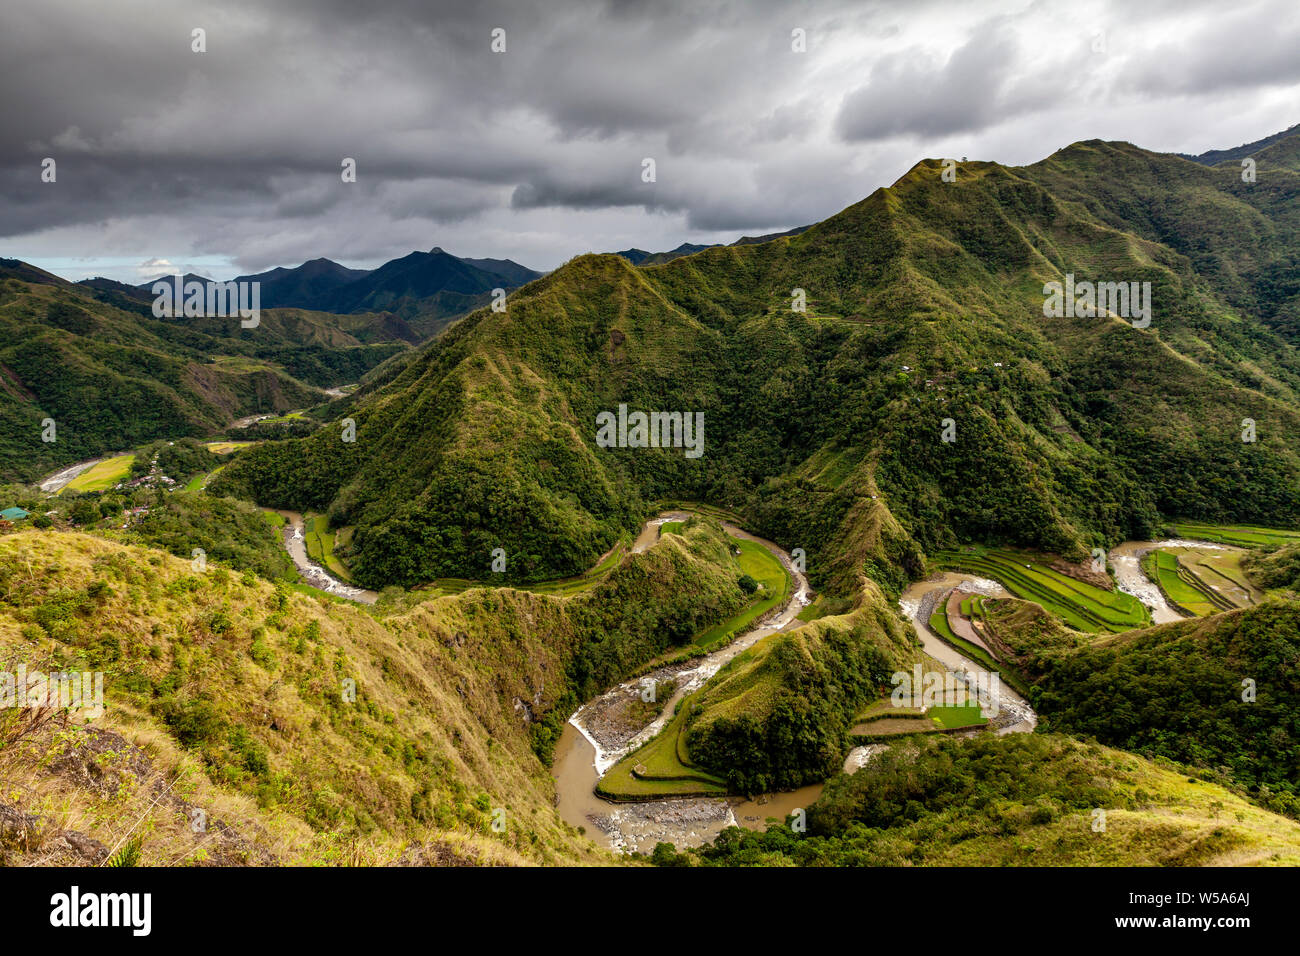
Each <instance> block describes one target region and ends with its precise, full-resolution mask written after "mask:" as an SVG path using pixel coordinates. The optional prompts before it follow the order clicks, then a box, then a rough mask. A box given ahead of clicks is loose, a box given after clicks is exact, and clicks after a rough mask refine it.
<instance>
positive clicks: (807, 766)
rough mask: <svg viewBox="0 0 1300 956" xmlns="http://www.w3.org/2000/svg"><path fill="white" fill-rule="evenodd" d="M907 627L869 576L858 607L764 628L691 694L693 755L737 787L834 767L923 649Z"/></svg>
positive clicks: (785, 783) (820, 773)
mask: <svg viewBox="0 0 1300 956" xmlns="http://www.w3.org/2000/svg"><path fill="white" fill-rule="evenodd" d="M904 628H905V625H904V624H903V623H902V622H901V621H900V620H899V618H898V615H897V614H895V613H894V612H893V611H892V609H891V608H890V607H889V605H888V603H887V602H886V601H885V599H884V598H883V596H882V595H881V594H880V592H879V590H878V589H877V588H876V587H875V585H873V584H867V585H866V586H865V588H864V591H863V593H862V595H861V599H860V602H859V606H858V607H857V608H856V609H855V610H854V611H853V612H852V613H850V614H848V615H843V616H838V617H829V618H822V619H821V620H818V621H813V622H811V623H809V624H805V625H804V626H803V627H800V628H798V629H796V630H794V631H791V632H789V633H778V634H773V635H772V636H771V637H767V638H764V639H763V640H762V641H760V642H759V643H758V644H756V645H755V646H754V647H752V648H750V649H749V650H747V651H745V652H743V653H742V654H740V655H738V656H737V657H736V658H734V659H733V660H732V661H731V662H730V663H728V664H727V666H726V667H724V668H723V669H722V670H721V671H720V672H719V673H718V674H717V676H716V677H715V678H714V679H713V680H711V681H710V682H709V683H708V684H707V685H705V687H704V689H703V690H702V691H701V692H700V693H699V694H698V695H697V696H696V697H694V698H692V699H691V701H690V714H689V715H688V716H687V718H686V725H685V731H684V733H685V743H686V746H687V748H688V751H689V753H690V755H691V758H692V759H693V760H694V761H695V762H697V763H698V764H700V765H701V766H703V767H705V768H706V769H708V770H711V771H712V772H713V773H715V774H717V775H718V776H719V777H721V778H722V779H724V780H726V781H727V785H728V787H729V788H730V789H731V790H732V791H733V792H735V793H766V792H768V791H770V790H791V789H794V788H796V787H800V786H803V785H804V784H807V783H816V782H819V781H822V780H825V779H827V778H828V777H830V776H833V775H834V774H835V773H836V771H837V770H839V769H840V767H842V766H843V765H844V751H845V740H847V736H848V732H849V728H850V727H852V726H853V718H854V716H855V715H856V714H857V713H858V712H859V711H860V710H861V709H862V707H863V705H864V704H866V703H867V702H868V701H870V700H872V699H873V698H874V697H875V696H876V695H877V694H879V693H880V691H881V690H882V689H883V688H887V687H888V686H890V685H889V678H890V675H891V674H893V673H895V672H897V671H900V670H904V671H905V670H908V669H910V667H911V665H912V663H913V662H914V660H915V659H916V657H917V652H916V649H915V647H914V646H913V645H914V639H913V638H912V636H911V634H910V632H907V631H905V629H904Z"/></svg>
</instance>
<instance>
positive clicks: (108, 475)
mask: <svg viewBox="0 0 1300 956" xmlns="http://www.w3.org/2000/svg"><path fill="white" fill-rule="evenodd" d="M134 461H135V455H118V456H117V457H116V458H105V459H104V460H103V461H101V462H100V463H99V464H97V465H94V466H93V467H91V468H88V469H86V470H85V471H83V472H82V473H81V474H79V475H78V476H77V477H76V478H73V479H72V480H71V481H70V482H68V483H67V484H66V485H64V487H63V490H64V491H108V490H109V489H110V488H112V487H113V486H114V485H116V484H117V483H118V482H119V481H125V480H126V479H127V478H128V477H129V476H130V474H131V463H132V462H134Z"/></svg>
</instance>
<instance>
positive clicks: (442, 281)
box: [78, 246, 542, 338]
mask: <svg viewBox="0 0 1300 956" xmlns="http://www.w3.org/2000/svg"><path fill="white" fill-rule="evenodd" d="M541 275H542V273H540V272H537V271H535V270H533V269H529V268H528V267H527V266H522V265H520V264H519V263H517V262H514V261H512V260H510V259H461V258H459V257H457V256H453V255H451V254H450V253H447V252H444V251H443V250H442V249H440V248H438V247H436V246H435V247H434V248H433V249H430V250H429V251H428V252H412V253H411V254H410V255H407V256H403V257H402V258H400V259H394V260H392V261H391V262H386V263H384V264H383V265H382V266H380V267H379V268H377V269H349V268H348V267H346V266H343V265H340V264H339V263H337V262H334V261H333V260H331V259H325V258H319V259H312V260H310V261H308V262H304V263H303V264H302V265H300V266H297V267H296V268H292V269H289V268H285V267H279V268H275V269H270V270H268V271H266V272H259V273H256V274H253V275H242V276H236V277H235V281H238V282H259V283H261V303H262V308H264V309H278V308H290V309H307V310H310V311H313V312H333V313H337V314H344V315H346V314H356V313H362V312H389V313H392V314H393V315H395V316H397V317H398V318H401V319H403V320H405V321H407V322H408V323H409V324H410V326H411V329H412V330H413V331H414V333H415V335H416V337H418V338H428V337H429V336H431V335H435V334H437V333H438V332H440V331H441V330H442V329H443V328H445V327H446V325H447V323H448V322H450V321H451V320H452V319H453V318H455V317H456V316H458V315H463V314H464V313H466V312H470V311H473V310H474V309H477V308H479V307H480V306H483V305H486V304H487V303H488V302H489V301H491V297H492V290H493V289H505V290H506V291H507V292H508V291H510V290H512V289H517V288H518V287H519V286H521V285H524V284H525V283H528V282H531V281H532V280H534V279H537V278H540V277H541ZM159 278H170V277H169V276H159V277H157V278H154V279H150V280H149V281H148V282H142V283H140V284H139V285H136V286H132V285H128V284H126V283H124V282H116V281H114V280H112V279H104V278H94V279H85V280H83V281H82V282H80V283H78V285H82V286H86V287H88V288H91V289H94V290H96V291H97V292H99V293H101V294H102V295H101V297H102V298H106V299H107V300H109V301H112V303H113V304H116V305H119V306H121V305H123V304H124V300H129V301H135V302H152V301H153V291H152V289H153V284H154V283H155V282H157V281H158V279H159ZM184 280H185V281H186V282H189V281H191V280H193V281H198V282H211V281H214V280H212V279H211V278H209V277H207V276H200V275H195V274H194V273H189V274H187V275H185V276H184Z"/></svg>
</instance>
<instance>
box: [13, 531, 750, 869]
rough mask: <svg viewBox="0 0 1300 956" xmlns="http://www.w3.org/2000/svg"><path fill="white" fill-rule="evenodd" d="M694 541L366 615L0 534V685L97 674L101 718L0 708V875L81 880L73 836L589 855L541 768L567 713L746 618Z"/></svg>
mask: <svg viewBox="0 0 1300 956" xmlns="http://www.w3.org/2000/svg"><path fill="white" fill-rule="evenodd" d="M695 543H696V545H697V547H694V548H693V547H688V544H687V542H686V541H685V540H684V539H682V538H681V537H679V536H670V537H669V539H666V540H665V541H663V542H661V543H660V544H658V545H656V546H655V547H654V548H652V549H650V550H649V551H647V552H645V553H642V554H637V555H634V556H631V557H629V558H627V559H625V561H624V562H623V564H622V566H620V567H619V568H617V569H616V570H615V571H614V572H612V573H611V575H610V576H609V577H608V578H607V579H605V580H604V581H603V582H602V583H601V584H600V585H599V586H598V587H596V588H593V589H591V590H589V591H586V592H584V593H582V594H581V595H576V596H573V597H569V598H560V597H547V596H542V595H536V594H530V593H527V592H519V591H513V590H510V589H500V590H499V589H491V590H487V589H473V590H470V591H467V592H465V593H463V594H460V595H456V596H453V597H443V598H438V599H435V600H431V601H428V602H425V603H424V604H421V605H419V606H417V607H415V608H414V609H412V610H410V611H406V612H403V613H398V614H394V615H391V616H388V617H382V616H376V615H374V614H372V613H368V612H367V611H365V610H363V609H361V608H359V607H358V606H356V605H352V604H349V603H347V602H336V601H330V600H327V599H325V598H323V597H321V598H316V599H312V598H307V597H305V596H303V595H302V594H299V593H296V592H293V591H291V590H289V589H288V588H286V587H285V586H284V585H283V584H281V585H272V584H271V583H269V582H266V581H263V580H259V579H257V578H256V577H254V576H253V575H251V574H245V575H238V574H233V573H231V572H229V571H227V570H224V569H222V568H220V567H218V566H217V565H215V564H213V565H209V567H208V570H207V571H206V572H205V573H195V572H194V571H193V569H192V567H191V565H190V563H189V562H188V561H182V560H179V559H176V558H172V557H170V556H167V555H164V554H162V553H161V552H158V551H153V550H149V549H145V548H140V547H134V546H125V545H121V544H116V543H113V542H109V541H105V540H103V539H101V538H96V537H91V536H89V535H84V534H67V533H58V532H38V531H29V532H22V533H17V534H8V535H4V536H0V665H2V666H0V670H3V671H4V672H7V673H14V672H16V670H17V668H18V666H19V665H25V666H26V667H27V668H28V670H29V671H35V670H40V671H42V672H44V673H55V672H61V671H64V670H71V671H77V672H80V671H92V672H93V671H99V672H102V673H103V675H104V678H103V681H104V684H103V686H104V702H105V708H106V709H105V713H104V714H103V715H102V717H99V718H97V719H95V720H94V721H93V723H91V724H90V725H89V726H82V724H83V721H84V717H85V716H86V715H85V714H84V713H82V712H74V714H73V725H72V726H70V727H68V728H67V729H66V730H65V729H64V727H63V726H62V724H61V723H51V722H49V719H50V717H51V715H49V714H45V713H42V712H40V711H38V710H34V709H32V708H14V707H7V708H3V709H0V740H3V741H4V746H3V747H0V777H2V778H3V779H4V780H5V783H6V786H5V789H4V792H3V794H0V815H3V819H4V820H6V821H8V820H9V819H10V818H11V817H12V818H13V819H16V820H19V821H24V820H25V821H28V822H27V823H24V824H23V825H22V826H20V827H18V828H17V829H15V828H11V827H9V826H8V823H7V822H6V825H5V826H3V827H0V856H3V857H5V858H6V862H8V863H14V862H37V861H41V860H46V859H49V858H50V857H49V856H46V855H43V854H46V853H48V854H52V855H53V856H54V857H55V858H56V859H57V860H58V861H61V862H67V861H68V859H67V858H66V857H63V856H59V854H66V853H68V852H71V851H69V850H68V847H69V846H72V847H76V846H81V847H82V848H88V852H91V856H90V858H89V859H90V861H91V862H99V861H100V860H102V855H97V854H98V852H99V851H97V850H95V847H94V845H93V844H91V843H88V842H87V840H90V841H96V842H97V843H98V844H99V846H100V848H101V849H102V848H105V847H108V848H111V847H113V846H114V845H115V844H117V843H118V842H119V841H120V840H121V839H122V838H124V837H125V836H126V834H127V832H128V830H130V829H131V827H132V826H133V825H135V824H136V823H137V822H140V823H141V826H140V828H139V829H138V831H137V832H138V833H139V835H140V836H141V837H142V839H143V847H142V850H143V862H144V863H146V864H164V863H182V862H202V861H204V860H205V859H207V860H209V861H213V862H232V863H237V862H263V863H265V862H281V863H330V862H359V863H390V862H396V861H407V862H458V861H463V862H488V863H491V862H505V863H519V862H577V861H581V860H591V859H594V858H596V853H595V851H594V849H593V848H592V846H591V844H590V843H588V842H587V841H586V840H584V839H582V838H581V837H579V835H578V834H576V833H575V832H574V831H573V830H572V829H571V828H569V827H567V826H565V825H564V824H563V823H562V822H561V821H560V820H559V818H558V817H557V816H556V814H555V811H554V808H553V802H554V784H553V782H552V780H551V778H550V776H549V774H548V773H547V772H546V769H545V767H544V765H543V763H542V762H541V761H540V760H539V759H538V756H537V754H538V753H541V754H543V755H545V754H546V753H547V752H548V750H549V747H550V746H551V744H552V742H553V739H554V734H555V733H556V731H557V729H558V727H559V726H560V725H561V724H562V723H563V721H564V720H565V719H566V718H567V716H568V714H569V713H570V711H571V709H572V708H573V707H574V706H575V703H574V701H575V700H576V699H579V697H580V696H581V695H589V694H591V693H593V692H594V689H595V688H603V687H605V686H607V685H608V684H609V683H612V682H615V681H617V680H619V679H622V678H624V677H626V676H628V674H629V672H630V671H633V670H635V669H636V668H637V667H639V666H640V665H641V664H642V663H644V661H645V660H647V659H649V657H650V656H654V655H656V654H658V653H660V652H661V651H662V650H663V649H665V647H669V646H671V642H672V641H673V640H679V639H680V640H689V638H690V636H691V635H693V634H694V633H696V632H697V631H698V630H699V629H700V628H702V627H706V626H708V625H709V624H711V623H714V622H715V621H716V620H718V619H720V618H723V617H725V616H726V615H727V614H728V613H730V610H733V609H734V606H735V605H738V604H739V603H740V600H741V596H740V591H739V589H738V588H737V587H736V584H735V580H734V577H733V575H732V572H731V571H730V570H729V569H723V568H721V567H720V566H718V565H715V564H713V563H712V561H711V559H710V555H711V554H713V552H715V551H716V550H717V549H718V548H719V547H721V543H720V540H714V538H713V537H712V536H711V535H702V536H697V538H696V542H695ZM733 594H734V597H733ZM155 797H157V798H158V802H157V803H156V804H153V803H152V801H153V800H154V798H155ZM194 808H199V809H202V810H204V811H205V812H206V813H207V815H208V820H209V821H210V823H211V827H212V829H211V830H209V831H195V830H192V829H191V827H190V822H191V819H192V810H193V809H194ZM498 810H501V811H504V815H500V814H498V813H497V811H498ZM497 820H501V821H503V822H504V827H503V828H502V829H495V828H494V826H493V824H494V822H496V821H497ZM68 831H72V836H71V837H67V836H66V833H67V832H68ZM69 841H71V842H69ZM92 851H93V852H92Z"/></svg>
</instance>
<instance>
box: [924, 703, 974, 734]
mask: <svg viewBox="0 0 1300 956" xmlns="http://www.w3.org/2000/svg"><path fill="white" fill-rule="evenodd" d="M925 713H926V716H927V717H929V718H930V719H931V720H933V721H934V722H935V723H937V724H938V725H939V726H940V727H942V728H943V729H944V730H959V729H961V728H963V727H982V726H984V725H985V724H987V723H988V718H987V717H985V716H983V715H982V714H981V713H980V708H979V705H978V704H953V705H947V704H938V705H935V706H933V707H931V708H930V709H929V710H927V711H926V712H925Z"/></svg>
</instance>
